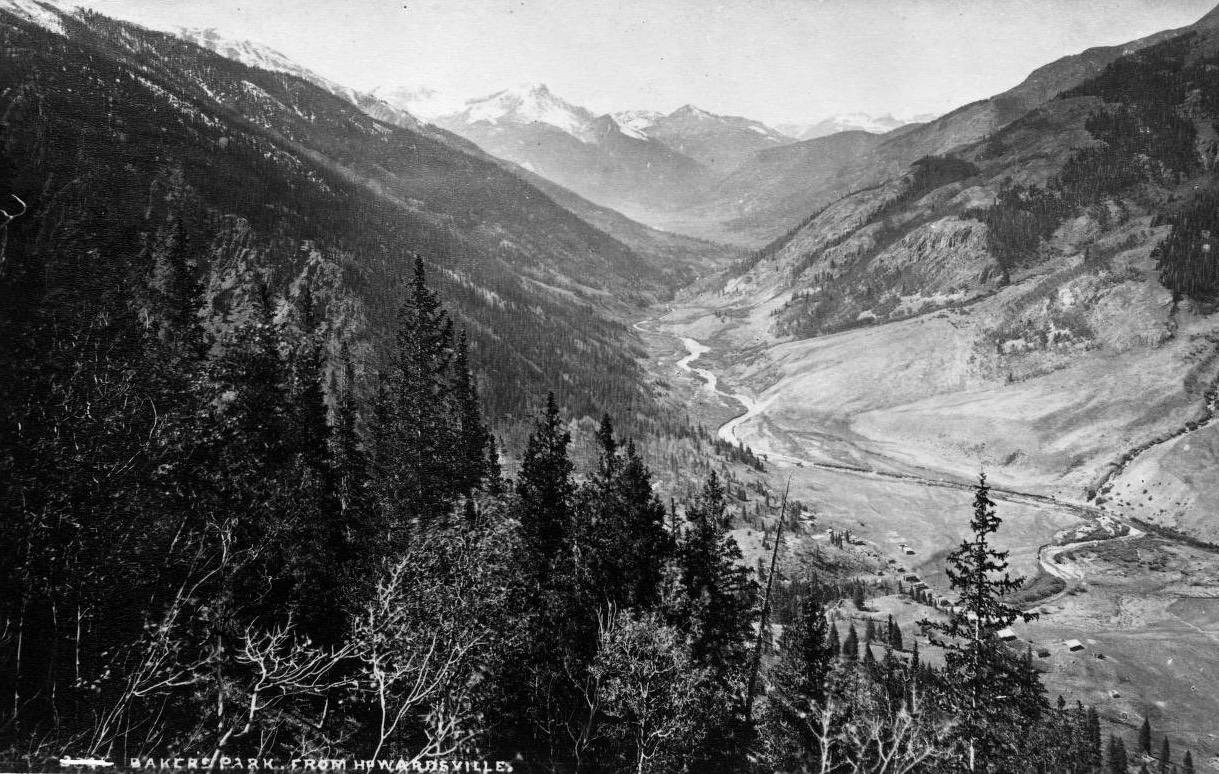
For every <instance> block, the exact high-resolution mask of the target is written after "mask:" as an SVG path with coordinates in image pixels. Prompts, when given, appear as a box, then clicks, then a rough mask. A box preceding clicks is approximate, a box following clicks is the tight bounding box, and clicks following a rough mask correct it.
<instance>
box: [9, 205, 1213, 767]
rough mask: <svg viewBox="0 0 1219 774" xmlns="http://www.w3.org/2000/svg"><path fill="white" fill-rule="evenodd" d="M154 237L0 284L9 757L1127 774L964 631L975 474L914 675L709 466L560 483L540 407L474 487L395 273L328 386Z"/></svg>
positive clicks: (441, 338) (19, 263) (1011, 663)
mask: <svg viewBox="0 0 1219 774" xmlns="http://www.w3.org/2000/svg"><path fill="white" fill-rule="evenodd" d="M82 229H84V230H87V227H84V226H83V227H82ZM185 242H186V240H185V238H184V235H183V230H182V228H181V225H180V223H179V222H177V221H175V220H173V219H172V218H170V219H168V220H167V221H166V222H165V223H164V224H163V225H162V226H160V227H159V228H158V229H157V230H156V232H155V233H153V234H150V235H149V236H148V239H147V241H146V249H144V250H143V251H142V252H141V253H140V255H138V256H135V257H133V258H132V259H131V260H130V261H127V262H125V263H119V264H105V263H103V262H100V261H98V260H96V255H95V254H94V253H92V252H89V251H77V250H74V249H73V246H72V245H59V246H57V251H55V252H54V253H52V252H50V251H47V252H43V253H37V252H30V253H26V254H24V257H22V258H21V260H16V259H14V260H13V261H10V262H9V263H8V264H7V265H5V266H3V267H2V268H3V272H4V273H3V275H0V290H2V293H0V296H2V298H3V303H0V330H2V331H3V335H2V336H0V362H2V363H3V364H4V366H5V371H6V373H7V374H10V375H11V376H12V377H15V378H6V379H5V380H4V381H3V388H2V390H0V412H2V419H0V421H2V422H3V429H2V432H0V471H2V477H0V513H2V514H3V520H2V521H0V529H2V530H3V536H2V538H0V541H2V544H3V546H4V547H5V561H4V563H3V566H2V569H3V571H2V574H0V584H2V585H0V621H2V623H3V626H2V629H0V752H2V753H3V757H5V758H8V759H9V760H11V761H15V762H16V763H15V764H10V765H17V766H29V767H31V768H39V767H41V766H43V765H45V764H46V762H47V761H48V759H51V760H53V759H56V758H58V757H59V756H63V755H73V756H100V757H106V758H110V759H112V760H120V761H123V762H128V761H130V760H132V759H137V758H138V759H145V758H147V757H150V756H152V757H162V756H169V757H174V756H182V757H190V758H196V759H199V760H198V761H197V763H198V765H199V766H201V767H207V766H209V765H213V766H219V765H220V764H221V762H222V761H229V762H231V761H233V760H235V759H237V758H249V757H257V758H260V759H262V758H274V759H276V760H278V761H280V762H281V764H280V765H286V763H287V762H288V761H290V760H292V759H299V758H305V757H325V758H334V759H347V758H355V759H379V760H388V761H392V762H394V765H396V766H409V762H418V763H419V764H420V765H423V764H424V762H427V761H431V762H432V764H433V765H438V764H437V761H440V760H446V761H452V760H462V761H491V762H494V761H500V762H503V764H502V765H507V766H511V767H512V768H513V769H514V770H521V771H564V772H575V771H596V772H600V771H628V770H629V771H636V772H644V771H690V772H709V771H726V772H727V771H731V772H739V771H759V772H762V771H765V772H770V771H782V772H795V771H812V772H878V773H879V772H916V771H918V772H949V771H994V772H1020V773H1021V774H1023V773H1024V772H1047V773H1048V772H1080V773H1083V772H1101V771H1111V772H1117V771H1127V770H1128V769H1127V764H1128V761H1129V759H1128V756H1127V751H1126V749H1125V747H1124V746H1123V744H1122V742H1121V740H1119V739H1116V738H1111V739H1109V740H1108V743H1107V744H1105V743H1103V740H1102V738H1101V737H1102V734H1101V730H1100V724H1099V721H1098V718H1097V715H1096V713H1095V712H1094V711H1093V710H1092V709H1090V708H1086V707H1083V706H1080V705H1078V704H1074V703H1070V702H1066V701H1064V700H1062V699H1061V698H1060V699H1058V700H1057V701H1055V702H1051V701H1048V700H1047V697H1046V696H1045V692H1044V690H1043V687H1042V685H1041V683H1040V681H1039V676H1038V673H1037V672H1036V671H1035V670H1034V669H1033V666H1032V659H1031V654H1028V653H1021V652H1012V651H1009V650H1008V648H1007V647H1006V646H1005V645H1004V644H1003V643H1002V642H1001V641H1000V639H999V638H998V636H997V633H998V632H999V631H1000V630H1001V629H1002V628H1004V627H1006V626H1008V625H1009V624H1010V623H1012V622H1013V621H1015V620H1016V619H1017V618H1019V617H1020V616H1021V615H1023V614H1021V613H1019V612H1018V611H1016V610H1015V609H1013V608H1010V607H1008V606H1007V605H1005V604H1004V603H1003V601H1002V598H1003V595H1004V594H1005V593H1007V592H1010V591H1012V590H1014V589H1015V588H1017V587H1018V586H1019V583H1020V582H1019V581H1018V580H1011V579H1009V578H1008V577H1007V576H1006V574H1005V573H1004V570H1005V567H1006V561H1005V557H1004V554H1003V553H1001V552H997V551H996V550H995V549H993V548H992V545H991V542H990V539H991V536H992V535H993V534H994V532H995V531H996V530H997V529H998V528H999V526H1000V522H999V519H998V517H997V516H996V515H995V511H994V506H993V503H992V502H991V501H990V499H989V497H988V493H987V488H986V485H985V480H984V479H983V481H982V482H981V483H980V484H979V486H978V488H977V492H976V499H975V503H974V516H973V521H972V535H973V537H972V539H971V540H969V541H967V542H964V543H962V544H961V546H960V547H959V548H958V549H957V550H956V551H955V552H954V553H953V554H951V555H950V557H949V568H950V571H949V577H950V579H951V581H952V585H953V587H954V589H955V591H956V592H957V593H958V595H959V596H960V600H961V602H960V604H961V610H960V613H959V614H957V615H954V616H953V617H952V618H951V619H950V620H949V621H948V622H947V623H936V622H930V621H929V622H926V623H925V625H924V631H925V633H926V634H929V635H930V637H931V638H932V641H933V642H937V643H939V644H942V645H943V646H944V647H945V649H946V654H947V655H946V658H945V663H944V664H943V666H942V667H935V668H933V667H932V666H931V665H929V664H928V663H924V662H922V661H920V657H919V653H918V649H917V644H916V643H915V636H914V634H915V633H914V632H909V631H908V632H906V633H905V634H904V635H903V632H902V631H901V629H900V628H899V627H895V626H889V627H887V628H886V629H881V630H879V631H873V630H872V627H869V630H868V631H867V632H866V633H863V634H861V633H860V632H857V631H856V630H855V628H854V626H853V625H852V626H851V628H850V630H849V631H847V632H839V631H838V630H837V627H836V625H834V624H831V621H830V618H829V617H828V616H827V609H828V608H829V607H832V606H835V605H838V604H839V603H840V598H841V597H842V596H846V597H848V598H850V597H851V596H854V597H855V601H854V604H855V605H857V606H860V607H862V605H863V603H864V602H863V599H862V592H861V591H860V590H859V589H858V588H856V589H854V590H853V592H852V591H844V590H843V589H844V587H842V586H841V585H836V584H831V583H828V582H824V583H823V582H822V579H819V578H817V577H808V578H800V579H774V580H775V583H773V584H767V583H766V580H765V579H764V578H760V577H758V574H757V573H755V572H752V571H748V570H746V569H745V568H744V567H743V566H742V563H741V561H740V553H739V551H738V549H737V546H736V544H735V542H734V541H733V540H732V538H731V537H730V536H729V535H728V534H727V529H728V526H729V518H730V517H729V516H728V514H727V512H726V508H725V494H724V488H723V486H722V484H721V482H720V480H719V479H718V478H717V477H716V476H715V474H712V475H711V476H710V477H709V478H708V479H707V480H706V481H705V482H703V483H702V486H701V494H700V495H699V496H697V497H696V498H694V499H693V500H692V501H689V502H683V503H676V504H671V505H669V506H668V507H666V506H665V505H664V504H662V503H661V502H660V501H659V500H658V498H657V496H656V495H655V494H654V492H653V489H652V482H651V473H650V471H649V469H648V467H647V464H646V462H645V461H644V460H643V459H641V458H640V455H639V454H638V453H637V451H636V449H635V447H634V445H633V444H632V443H631V442H629V441H625V440H623V439H622V438H620V437H618V436H617V435H616V434H615V432H614V428H613V425H612V422H611V420H610V418H608V417H607V418H605V419H604V420H603V421H602V424H601V428H600V430H599V432H598V436H597V440H598V444H599V447H600V458H599V460H598V461H597V462H596V464H595V467H593V468H592V469H588V470H578V471H577V470H575V469H573V467H574V466H573V463H572V461H571V459H570V457H569V454H568V447H569V443H570V436H569V433H568V430H567V422H566V421H565V419H564V411H563V409H562V407H560V406H557V405H556V403H555V400H554V399H553V397H551V398H550V399H549V400H545V401H542V404H543V405H542V406H541V408H539V410H538V411H537V414H536V418H535V421H534V425H533V430H532V434H531V435H530V437H529V440H528V444H527V446H526V448H525V449H523V450H510V451H511V452H514V454H512V455H511V457H513V458H515V459H517V460H519V466H517V470H516V474H515V476H514V477H513V479H512V480H509V479H507V478H505V477H504V475H503V474H502V472H501V470H500V461H501V459H507V457H506V456H505V455H504V454H502V453H501V452H500V450H497V448H496V443H495V441H494V439H493V436H492V434H491V433H490V431H489V429H488V425H487V424H486V422H485V420H484V418H483V417H482V415H481V412H480V408H479V405H480V404H479V396H478V395H477V392H476V389H475V387H474V382H473V380H472V377H471V364H470V363H469V362H468V356H467V348H466V344H465V337H464V335H463V333H462V332H461V331H459V330H456V329H455V326H454V325H453V323H452V321H451V320H450V318H449V317H448V315H447V314H446V312H445V310H444V309H443V308H442V307H441V304H440V302H439V300H438V298H437V296H436V295H435V294H434V292H433V291H432V290H430V289H429V287H428V284H427V281H426V277H425V276H424V264H423V263H422V261H418V260H417V261H416V265H415V275H414V281H413V283H412V284H411V286H410V287H409V289H408V290H407V293H406V296H407V297H406V299H405V301H404V303H403V304H402V307H401V310H400V312H399V315H398V330H397V334H396V343H395V346H394V347H393V349H392V356H391V357H389V358H388V359H387V360H386V362H384V363H381V364H364V367H363V368H362V369H361V371H362V372H364V373H365V374H366V376H364V377H363V378H359V377H357V375H356V374H357V369H356V367H355V364H354V363H353V362H351V358H350V357H349V356H344V357H340V358H339V360H340V361H341V362H327V356H326V355H325V354H324V351H325V350H324V349H323V348H322V346H321V344H320V341H321V337H322V334H323V331H324V329H325V326H326V321H325V320H324V319H322V318H320V317H319V315H318V314H317V312H316V309H315V305H314V303H313V302H312V300H311V294H310V292H309V290H308V288H307V287H306V288H303V289H301V291H300V292H299V293H297V295H296V296H295V297H294V298H293V299H292V300H291V301H290V302H289V301H288V300H287V299H285V298H282V297H273V295H272V294H271V292H270V291H269V290H267V289H266V288H265V287H264V288H252V289H251V290H250V292H249V293H248V298H249V299H250V308H249V309H247V310H245V311H246V314H245V316H244V320H245V321H244V322H241V323H240V324H236V325H234V326H232V327H231V328H229V329H227V330H225V331H224V332H223V333H220V334H216V333H215V332H214V331H212V330H210V329H208V328H207V327H206V326H205V325H204V324H203V323H202V322H201V319H200V316H199V314H198V313H197V310H198V309H199V306H200V293H201V288H200V287H199V285H198V282H197V281H196V280H195V271H194V267H193V265H192V264H191V262H190V260H189V259H188V255H189V250H188V249H187V246H186V244H185ZM51 255H53V256H54V257H53V259H52V258H50V257H48V256H51ZM116 267H120V268H116ZM374 365H376V367H373V366H374ZM361 381H363V382H365V383H362V384H361V383H360V382H361ZM360 396H371V397H369V398H366V399H362V398H361V397H360ZM962 515H963V516H964V514H962ZM792 589H797V590H798V592H799V593H798V594H797V595H796V598H795V599H794V600H793V599H791V597H792ZM780 594H785V595H786V598H787V602H788V607H789V608H792V609H794V612H792V613H789V614H788V615H786V616H784V620H785V621H786V624H785V625H784V626H782V627H781V634H779V635H778V636H777V641H776V642H771V639H772V638H771V637H770V636H765V637H762V638H759V637H758V636H757V632H758V631H766V632H775V633H777V632H778V629H777V628H775V627H772V626H771V623H772V618H774V617H775V616H772V614H771V607H772V606H771V605H770V604H769V603H768V600H769V599H770V597H771V596H775V597H778V596H779V595H780ZM904 643H909V645H906V644H904ZM877 653H880V654H881V655H880V656H877ZM1102 748H1103V749H1102ZM1132 752H1134V751H1132ZM401 762H408V763H401ZM492 765H493V764H492ZM1183 766H1184V767H1183V768H1182V769H1181V770H1182V771H1183V772H1185V771H1192V762H1188V759H1185V762H1183ZM1162 770H1163V769H1162Z"/></svg>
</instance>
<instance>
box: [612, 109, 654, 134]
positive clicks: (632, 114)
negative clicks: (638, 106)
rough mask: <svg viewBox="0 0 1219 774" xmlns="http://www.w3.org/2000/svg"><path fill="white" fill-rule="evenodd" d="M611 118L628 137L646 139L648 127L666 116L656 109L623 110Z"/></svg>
mask: <svg viewBox="0 0 1219 774" xmlns="http://www.w3.org/2000/svg"><path fill="white" fill-rule="evenodd" d="M611 118H613V119H614V123H616V124H617V125H618V129H619V131H621V132H622V133H623V134H625V135H626V136H627V137H634V138H635V139H636V140H646V139H648V136H647V134H646V132H647V129H648V127H650V126H652V125H654V124H655V123H656V122H657V121H659V120H660V119H662V118H664V114H663V113H659V112H657V111H655V110H623V111H621V112H618V113H614V114H612V115H611Z"/></svg>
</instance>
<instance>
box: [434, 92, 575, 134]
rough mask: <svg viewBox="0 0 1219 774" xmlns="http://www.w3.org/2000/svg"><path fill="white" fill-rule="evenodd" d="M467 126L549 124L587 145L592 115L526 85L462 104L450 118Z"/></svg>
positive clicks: (550, 94)
mask: <svg viewBox="0 0 1219 774" xmlns="http://www.w3.org/2000/svg"><path fill="white" fill-rule="evenodd" d="M453 118H454V119H457V120H459V121H462V122H464V123H467V124H476V123H488V124H498V123H501V122H502V123H506V124H515V125H525V124H532V123H541V124H549V125H550V126H554V127H556V128H558V129H561V130H562V131H564V132H567V133H568V134H570V135H572V136H573V137H576V138H577V139H580V140H583V141H589V140H591V139H592V137H591V136H590V135H589V126H588V124H589V122H590V121H592V120H593V115H592V113H590V112H588V111H587V110H585V109H584V108H581V107H577V106H575V105H572V104H571V103H569V102H566V101H564V100H563V99H561V98H559V97H556V96H555V95H554V94H552V93H551V92H550V89H548V88H546V86H545V85H544V84H538V83H529V84H524V85H522V86H517V87H514V88H511V89H505V90H504V91H500V92H496V93H495V94H492V95H490V96H487V97H482V98H480V99H472V100H469V101H467V102H466V107H465V110H463V111H462V112H460V113H458V114H457V115H456V116H453Z"/></svg>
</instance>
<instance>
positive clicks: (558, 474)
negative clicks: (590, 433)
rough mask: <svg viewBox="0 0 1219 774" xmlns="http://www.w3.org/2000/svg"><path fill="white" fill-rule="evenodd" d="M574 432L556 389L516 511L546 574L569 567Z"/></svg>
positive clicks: (528, 455) (524, 464) (532, 448)
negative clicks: (561, 409)
mask: <svg viewBox="0 0 1219 774" xmlns="http://www.w3.org/2000/svg"><path fill="white" fill-rule="evenodd" d="M570 443H571V433H569V432H567V429H566V428H565V427H564V425H563V419H562V417H561V416H560V414H559V407H558V404H556V403H555V399H554V393H550V394H549V395H547V396H546V407H545V408H544V409H543V410H542V413H541V415H540V416H539V417H538V418H537V420H536V422H535V423H534V427H533V432H532V434H530V436H529V442H528V444H527V446H526V448H525V456H524V458H523V460H522V461H521V470H520V475H519V476H518V477H517V481H516V496H517V503H516V507H515V512H516V514H517V519H518V520H519V521H520V524H521V538H522V540H523V543H524V547H525V549H526V550H527V551H528V552H529V553H530V558H531V560H532V561H534V562H535V563H536V571H537V572H538V573H540V575H541V577H542V578H543V579H545V578H547V577H552V576H553V575H554V574H555V573H556V572H560V573H567V572H569V571H570V562H571V526H572V512H571V509H572V498H573V497H574V495H575V485H574V483H573V482H572V478H571V476H572V463H571V459H570V458H569V457H568V456H567V447H568V445H569V444H570Z"/></svg>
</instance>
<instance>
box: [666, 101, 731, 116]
mask: <svg viewBox="0 0 1219 774" xmlns="http://www.w3.org/2000/svg"><path fill="white" fill-rule="evenodd" d="M675 116H690V117H692V118H719V116H717V115H715V114H714V113H708V112H707V111H706V110H703V109H702V108H698V107H694V106H693V105H690V104H686V105H682V106H681V107H679V108H678V109H677V110H674V111H673V112H672V113H670V114H669V117H670V118H672V117H675Z"/></svg>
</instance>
